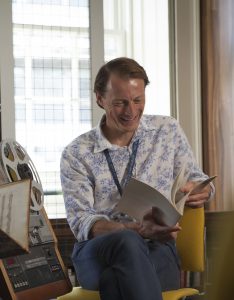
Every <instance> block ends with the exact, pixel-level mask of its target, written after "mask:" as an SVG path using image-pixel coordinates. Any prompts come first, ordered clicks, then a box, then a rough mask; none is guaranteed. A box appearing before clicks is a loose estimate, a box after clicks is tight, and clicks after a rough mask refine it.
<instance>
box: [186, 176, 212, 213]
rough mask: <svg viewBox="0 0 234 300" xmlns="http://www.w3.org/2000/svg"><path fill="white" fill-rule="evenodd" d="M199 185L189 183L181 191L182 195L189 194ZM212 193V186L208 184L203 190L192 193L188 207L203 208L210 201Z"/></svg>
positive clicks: (187, 201) (187, 202)
mask: <svg viewBox="0 0 234 300" xmlns="http://www.w3.org/2000/svg"><path fill="white" fill-rule="evenodd" d="M196 185H197V182H193V181H188V182H187V183H186V184H185V185H184V186H183V187H182V188H181V189H180V191H181V192H182V193H188V192H189V191H191V190H192V189H193V188H194V187H195V186H196ZM210 192H211V186H210V184H208V185H207V186H205V187H204V188H203V189H202V190H200V191H199V192H194V193H193V192H192V193H191V194H190V195H189V197H188V199H187V200H186V206H190V207H194V208H196V207H202V206H203V205H204V203H205V202H206V201H207V200H208V199H209V197H210Z"/></svg>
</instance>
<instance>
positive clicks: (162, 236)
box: [138, 208, 181, 243]
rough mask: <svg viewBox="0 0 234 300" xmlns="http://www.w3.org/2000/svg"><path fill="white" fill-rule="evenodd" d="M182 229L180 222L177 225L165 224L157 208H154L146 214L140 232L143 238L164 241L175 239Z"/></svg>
mask: <svg viewBox="0 0 234 300" xmlns="http://www.w3.org/2000/svg"><path fill="white" fill-rule="evenodd" d="M180 230H181V227H180V226H179V225H178V224H176V225H175V226H167V225H165V224H164V223H163V222H162V219H161V215H160V212H159V211H158V210H157V208H152V209H151V210H150V211H148V212H147V213H146V214H145V215H144V217H143V220H142V224H141V227H140V229H139V230H138V232H139V234H140V235H141V236H142V237H143V238H149V239H153V240H158V241H160V242H162V243H164V242H167V241H169V240H171V239H175V238H176V236H177V232H178V231H180Z"/></svg>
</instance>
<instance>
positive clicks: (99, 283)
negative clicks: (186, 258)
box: [72, 230, 180, 300]
mask: <svg viewBox="0 0 234 300" xmlns="http://www.w3.org/2000/svg"><path fill="white" fill-rule="evenodd" d="M72 260H73V264H74V267H75V270H76V274H77V278H78V281H79V283H80V285H81V286H82V287H83V288H86V289H90V290H99V291H100V295H101V299H102V300H161V299H162V296H161V292H162V291H164V290H170V289H177V288H179V286H180V271H179V260H178V256H177V252H176V248H175V243H174V241H173V242H168V243H165V244H162V243H159V242H156V241H146V240H144V239H143V238H142V237H141V236H140V235H139V234H137V233H136V232H134V231H132V230H121V231H116V232H112V233H108V234H104V235H100V236H98V237H96V238H93V239H91V240H89V241H84V242H81V243H76V244H75V246H74V250H73V254H72Z"/></svg>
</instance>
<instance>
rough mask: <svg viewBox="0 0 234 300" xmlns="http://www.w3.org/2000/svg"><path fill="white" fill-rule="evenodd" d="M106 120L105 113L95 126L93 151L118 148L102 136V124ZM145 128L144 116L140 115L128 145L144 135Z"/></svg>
mask: <svg viewBox="0 0 234 300" xmlns="http://www.w3.org/2000/svg"><path fill="white" fill-rule="evenodd" d="M105 120H106V115H105V114H104V115H103V116H102V118H101V120H100V121H99V123H98V125H97V127H96V128H95V145H94V153H98V152H102V151H104V150H105V149H111V150H117V149H119V148H120V146H118V145H113V144H111V143H110V142H109V141H108V140H107V139H106V137H105V136H104V134H103V132H102V124H103V123H104V122H105ZM145 130H147V124H146V122H145V120H144V116H142V117H141V120H140V123H139V126H138V128H137V130H136V132H135V134H134V136H133V138H132V141H131V143H130V145H129V146H130V147H131V145H132V143H134V142H135V141H136V140H141V139H142V138H143V136H144V132H145Z"/></svg>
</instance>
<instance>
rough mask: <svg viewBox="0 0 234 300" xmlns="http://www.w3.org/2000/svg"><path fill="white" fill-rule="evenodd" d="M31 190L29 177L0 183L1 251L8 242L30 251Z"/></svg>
mask: <svg viewBox="0 0 234 300" xmlns="http://www.w3.org/2000/svg"><path fill="white" fill-rule="evenodd" d="M30 191H31V188H30V180H29V179H27V180H21V181H17V182H14V183H8V184H4V185H0V233H2V238H1V239H0V247H1V252H3V250H4V248H6V249H7V244H8V243H9V245H10V244H11V245H13V244H14V243H15V247H16V248H17V249H18V248H22V250H25V251H28V247H29V246H28V228H29V212H30ZM3 241H4V243H3Z"/></svg>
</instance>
